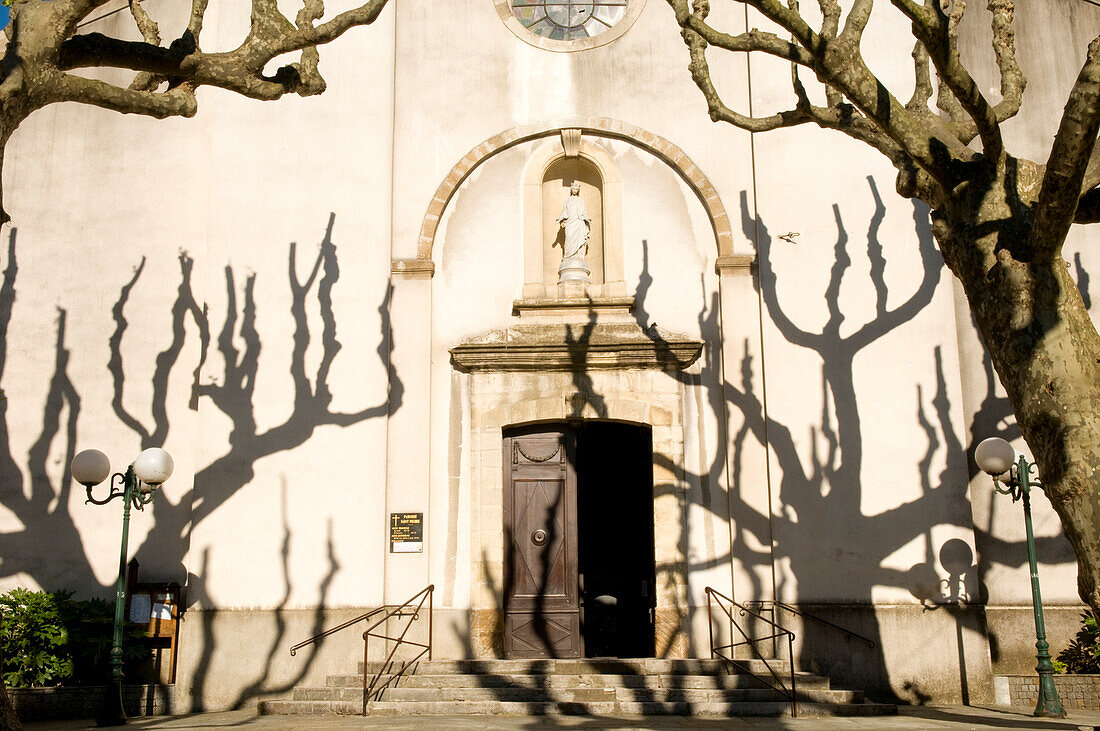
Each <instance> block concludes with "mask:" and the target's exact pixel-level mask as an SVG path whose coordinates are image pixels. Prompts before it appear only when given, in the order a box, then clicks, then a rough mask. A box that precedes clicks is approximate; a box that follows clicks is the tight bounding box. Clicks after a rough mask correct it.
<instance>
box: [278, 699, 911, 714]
mask: <svg viewBox="0 0 1100 731" xmlns="http://www.w3.org/2000/svg"><path fill="white" fill-rule="evenodd" d="M362 709H363V706H362V703H361V702H350V701H336V702H334V701H264V702H263V703H262V704H261V709H260V712H261V713H266V714H275V713H278V714H300V715H313V716H328V715H359V714H360V713H361V712H362ZM790 712H791V706H790V704H789V703H787V702H786V701H744V702H709V703H691V702H646V701H642V702H621V703H618V702H610V701H595V702H586V703H568V702H560V701H542V702H520V703H514V702H508V701H462V702H434V703H433V702H427V703H410V702H407V701H376V702H375V703H374V704H373V705H372V706H371V712H370V713H371V715H372V716H375V715H377V716H614V717H617V716H691V717H718V718H730V717H754V716H763V717H777V716H789V715H790ZM896 713H897V707H896V706H894V705H892V704H886V703H862V704H843V703H799V704H798V715H799V716H800V717H807V716H887V715H894V714H896Z"/></svg>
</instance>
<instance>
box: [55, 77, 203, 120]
mask: <svg viewBox="0 0 1100 731" xmlns="http://www.w3.org/2000/svg"><path fill="white" fill-rule="evenodd" d="M55 92H56V100H57V101H72V102H83V103H85V104H93V105H95V106H97V107H103V108H104V109H110V110H112V111H115V112H122V113H123V114H144V115H146V116H149V117H156V118H157V119H164V118H166V117H193V116H195V112H196V110H197V105H196V103H195V93H194V90H193V89H192V88H191V87H189V86H186V85H183V86H177V87H175V88H173V89H169V90H168V91H165V92H163V93H155V92H150V91H137V90H133V89H123V88H121V87H118V86H114V85H113V84H108V83H107V82H105V81H100V80H98V79H86V78H83V77H80V76H73V75H71V74H61V75H60V79H59V81H58V83H57V85H56V87H55Z"/></svg>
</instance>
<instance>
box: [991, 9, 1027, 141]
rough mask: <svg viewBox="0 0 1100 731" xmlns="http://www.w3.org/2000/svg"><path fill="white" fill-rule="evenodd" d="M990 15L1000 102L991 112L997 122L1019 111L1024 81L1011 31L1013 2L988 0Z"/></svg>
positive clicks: (1009, 117)
mask: <svg viewBox="0 0 1100 731" xmlns="http://www.w3.org/2000/svg"><path fill="white" fill-rule="evenodd" d="M988 7H989V12H990V13H992V14H993V19H992V21H991V22H990V25H991V26H992V28H993V53H994V55H995V56H996V57H997V68H998V69H1000V72H1001V101H1000V102H998V103H997V106H996V107H995V108H994V112H995V114H996V116H997V121H998V122H1003V121H1005V120H1006V119H1011V118H1012V117H1014V116H1016V112H1018V111H1020V103H1021V102H1023V99H1024V87H1025V86H1026V85H1027V79H1026V78H1025V77H1024V72H1023V71H1021V70H1020V65H1019V64H1018V63H1017V62H1016V31H1015V30H1014V29H1013V27H1012V18H1013V13H1014V11H1015V2H1014V0H989V6H988Z"/></svg>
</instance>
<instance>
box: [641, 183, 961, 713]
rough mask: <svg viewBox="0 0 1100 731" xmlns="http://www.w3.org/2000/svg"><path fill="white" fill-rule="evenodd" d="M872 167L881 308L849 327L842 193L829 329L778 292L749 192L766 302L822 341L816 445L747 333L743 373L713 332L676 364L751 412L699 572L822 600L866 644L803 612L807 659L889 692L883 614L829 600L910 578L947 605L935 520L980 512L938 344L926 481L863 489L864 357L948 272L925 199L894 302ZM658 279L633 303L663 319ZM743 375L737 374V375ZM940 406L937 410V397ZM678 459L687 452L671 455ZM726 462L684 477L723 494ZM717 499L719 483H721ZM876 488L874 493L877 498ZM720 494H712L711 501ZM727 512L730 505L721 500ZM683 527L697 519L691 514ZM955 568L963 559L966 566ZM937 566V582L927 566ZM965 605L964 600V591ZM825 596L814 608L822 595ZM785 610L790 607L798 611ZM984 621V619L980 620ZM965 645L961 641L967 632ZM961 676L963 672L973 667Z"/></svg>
mask: <svg viewBox="0 0 1100 731" xmlns="http://www.w3.org/2000/svg"><path fill="white" fill-rule="evenodd" d="M868 180H869V185H870V194H871V196H872V199H873V201H874V203H875V211H874V213H873V215H872V216H871V219H870V221H869V223H868V228H867V237H866V241H867V244H866V252H867V253H866V256H867V265H868V270H869V274H870V279H871V284H872V288H873V295H874V306H873V308H872V309H871V313H872V315H871V317H870V318H869V319H866V320H865V321H863V322H862V323H860V324H857V325H856V326H854V327H851V326H849V327H846V328H844V329H843V330H842V327H841V325H842V323H844V322H845V317H846V316H848V317H849V319H850V317H851V315H852V314H853V313H852V312H845V311H842V309H841V304H840V292H841V286H842V283H843V281H844V279H845V277H846V275H847V274H848V273H849V271H850V270H851V267H852V259H851V255H850V254H849V243H850V242H849V239H848V235H847V233H846V231H845V226H844V222H843V219H842V215H841V211H840V208H839V206H834V207H833V213H834V217H835V219H836V224H837V238H836V243H835V245H834V263H833V266H832V268H831V271H830V276H829V280H828V283H827V285H826V288H825V292H824V297H823V298H824V305H825V312H826V319H825V323H824V324H823V325H822V326H821V328H820V330H819V331H818V330H809V329H806V328H804V327H801V326H799V325H797V324H796V323H795V320H794V317H793V316H792V315H791V314H789V312H788V308H787V307H786V306H785V305H784V303H783V302H782V301H781V298H780V292H779V289H778V288H777V286H776V281H777V275H776V271H775V269H774V268H773V262H772V245H773V241H772V238H771V236H770V235H769V234H768V231H767V228H766V226H765V225H764V223H763V221H761V220H759V219H758V218H754V217H751V216H750V214H749V213H748V211H749V206H748V201H747V197H746V196H745V195H744V194H743V195H742V212H743V216H742V225H743V229H744V231H745V234H746V236H747V237H748V238H749V239H750V240H755V241H757V242H758V259H757V262H758V264H757V265H758V270H757V272H756V277H757V279H756V282H755V284H756V286H757V288H758V291H759V292H760V295H761V299H762V300H763V302H764V306H765V309H766V314H767V316H768V317H769V318H770V320H771V322H772V323H773V325H774V327H775V330H776V331H777V332H778V333H779V335H780V336H781V337H782V338H783V339H784V340H786V341H787V342H788V343H791V344H793V345H796V346H799V347H800V348H804V349H806V350H809V351H812V352H813V353H814V354H815V355H816V356H817V357H818V358H819V359H820V362H821V383H822V386H821V388H822V390H821V395H820V401H819V407H818V408H819V409H820V411H819V414H820V416H819V419H818V425H817V426H812V427H811V428H810V433H809V435H808V437H809V438H808V440H807V442H808V444H809V445H810V446H809V454H808V456H803V453H802V451H801V449H800V442H801V440H799V439H797V438H796V437H795V435H794V434H793V433H792V431H791V429H790V427H788V426H786V425H784V424H782V423H780V422H779V421H778V420H777V419H775V418H774V417H771V416H766V415H765V414H766V412H765V407H764V399H763V396H762V394H759V393H757V392H756V391H755V389H756V384H757V382H758V380H759V379H758V378H757V377H756V376H755V373H754V371H755V369H757V368H758V367H759V366H757V365H756V364H754V363H753V356H752V355H751V354H750V352H749V350H748V344H747V343H746V344H745V355H744V357H743V358H742V360H741V369H740V371H741V372H740V374H739V375H740V377H739V378H738V374H737V373H726V374H725V378H726V379H727V380H726V381H725V382H723V381H722V379H721V378H720V377H719V375H718V370H717V369H718V367H719V365H718V364H719V360H718V359H719V357H720V356H719V353H718V351H717V349H716V347H714V346H715V344H714V343H708V348H707V350H706V355H705V358H704V362H703V364H702V369H701V372H700V373H699V374H698V375H692V374H689V373H678V374H675V376H676V377H677V378H678V379H680V380H681V381H682V382H684V383H685V384H687V385H691V386H700V385H701V386H702V388H703V389H704V390H705V391H706V402H707V404H708V408H710V409H711V410H712V413H713V416H714V417H715V419H716V420H717V422H718V423H719V424H725V423H727V422H726V419H725V414H726V413H727V411H728V412H732V413H735V414H738V415H739V416H740V417H741V418H740V419H738V420H737V421H740V422H741V426H740V427H739V429H738V430H737V432H736V433H734V434H729V435H726V437H725V439H724V440H725V443H726V444H727V445H728V449H729V450H730V457H731V459H730V478H729V479H730V490H731V494H730V495H728V496H725V497H728V499H729V501H728V504H729V511H730V520H731V525H732V552H731V554H729V555H727V556H722V557H717V558H716V559H713V560H708V561H706V562H693V563H691V565H689V567H688V571H689V574H690V573H694V572H697V571H701V570H704V569H707V568H711V567H713V566H714V565H716V564H717V563H723V562H726V561H729V560H731V559H732V560H734V561H735V562H736V563H737V564H738V565H740V566H741V567H742V568H743V570H744V575H745V576H747V577H748V580H749V581H750V582H751V585H750V586H738V587H736V591H737V596H738V597H739V598H741V599H745V598H749V599H756V598H759V597H765V598H767V597H770V596H771V586H770V583H771V581H772V576H773V570H774V571H775V572H776V573H775V575H774V581H775V593H776V596H777V597H779V598H781V599H782V600H785V601H788V602H790V603H791V604H794V605H799V606H800V607H801V608H802V609H803V610H805V609H806V608H811V609H812V610H813V611H814V612H819V613H821V614H822V615H823V616H824V617H825V618H828V619H832V620H834V621H836V620H838V619H841V624H847V625H848V627H849V628H850V629H851V630H852V631H855V632H858V633H860V634H861V635H864V636H866V638H867V639H868V640H869V643H873V645H872V644H864V643H861V642H859V641H858V639H856V638H852V637H850V636H846V635H844V634H842V633H839V632H836V631H835V630H832V629H829V628H828V627H827V626H825V625H822V624H817V623H815V622H813V621H803V622H802V623H801V624H802V638H801V639H802V644H801V650H800V656H799V657H798V658H796V660H797V661H798V663H799V664H800V666H801V667H802V668H804V669H808V670H815V671H818V672H822V673H824V674H827V675H830V676H832V677H833V678H834V679H836V680H839V681H841V682H846V678H847V679H848V680H847V682H853V681H854V682H855V683H856V684H858V685H862V686H863V687H868V684H869V685H870V686H871V687H868V689H869V690H871V691H872V692H874V693H875V694H876V695H878V696H881V697H892V696H893V690H892V689H891V683H890V678H889V674H888V672H887V669H886V665H885V658H884V657H883V655H882V649H881V637H880V634H881V633H880V630H879V627H878V625H877V621H876V620H875V618H874V616H873V614H872V613H869V612H866V611H864V612H862V613H861V612H856V613H846V612H845V611H844V605H840V606H836V605H833V606H830V605H829V604H825V603H823V600H824V602H836V601H838V599H837V597H843V599H841V600H840V601H843V602H846V603H847V604H849V605H856V606H857V607H859V606H863V607H870V605H871V603H872V601H873V591H874V590H875V588H876V587H896V588H904V589H906V590H908V591H909V592H910V593H911V594H913V595H914V596H916V597H918V598H919V599H921V601H922V602H924V603H925V606H927V607H935V606H940V605H943V604H950V603H952V601H955V600H957V599H958V597H955V600H953V599H952V594H951V592H944V591H943V587H941V585H940V580H939V578H938V577H939V574H938V572H937V571H936V568H935V561H936V559H937V556H936V548H937V546H935V545H934V542H933V538H932V535H931V530H932V528H933V527H935V526H945V525H955V526H957V527H959V528H963V529H966V528H969V527H970V525H971V521H970V519H969V518H970V516H969V505H968V503H967V498H966V489H967V485H966V483H965V481H963V480H962V479H959V478H958V477H955V478H954V479H953V478H952V476H960V477H961V475H965V474H966V470H965V465H964V461H965V452H964V450H963V447H962V445H961V443H960V441H959V440H958V438H957V436H956V435H955V431H954V427H953V424H952V422H951V419H950V413H949V412H950V403H949V401H948V397H947V392H946V379H945V377H944V370H943V363H942V357H941V355H940V352H939V349H938V348H935V349H934V350H933V353H932V355H933V358H934V360H935V368H936V374H937V386H936V393H935V394H934V395H933V396H932V399H931V401H930V402H928V401H926V396H925V394H924V393H923V392H922V390H921V389H920V388H919V387H918V388H917V389H916V394H915V396H916V404H915V405H916V420H917V423H918V424H919V425H921V427H922V428H923V430H924V431H925V434H926V435H927V439H928V445H927V449H926V453H925V455H924V457H922V459H921V460H920V461H919V463H918V464H917V465H915V468H916V474H917V476H918V479H919V481H920V486H921V490H920V494H919V495H918V496H917V497H914V498H912V499H910V500H907V501H904V502H898V503H895V504H894V505H893V507H889V508H886V509H885V510H882V511H880V512H879V513H877V514H873V515H869V514H864V509H865V508H864V505H865V504H866V503H865V501H866V502H869V503H870V504H874V501H875V497H874V496H873V494H872V493H870V492H868V491H867V489H865V485H864V482H863V479H862V471H863V456H864V452H863V449H864V445H863V441H864V439H863V430H864V424H863V423H862V419H861V413H860V401H859V399H858V398H857V392H856V384H855V375H854V373H855V371H854V365H855V360H856V358H857V356H859V355H860V354H861V353H863V352H865V351H866V350H867V349H868V348H869V347H870V346H871V345H873V344H874V343H876V342H878V341H880V340H882V339H883V338H884V337H885V336H887V335H888V334H890V333H891V332H893V331H895V330H897V329H898V328H899V327H901V326H902V325H903V324H905V323H906V322H909V321H910V320H912V319H913V318H914V317H915V316H916V315H917V313H919V312H920V311H921V310H923V309H924V308H925V307H926V306H927V305H928V304H929V302H930V301H931V299H932V297H933V294H934V292H935V289H936V287H937V285H938V283H939V280H940V275H941V271H942V268H943V265H942V260H941V259H940V257H939V255H938V253H937V252H936V250H935V247H934V241H933V239H932V236H931V231H930V226H929V219H928V211H927V209H925V208H923V207H921V206H919V205H916V206H915V207H914V213H913V219H914V226H915V230H916V234H917V239H918V243H919V251H920V255H921V261H922V262H923V265H922V267H921V272H920V280H919V282H918V283H917V284H916V288H915V290H914V291H913V292H912V294H910V295H909V296H908V297H906V298H905V299H904V300H903V301H901V302H900V304H897V305H895V306H891V302H890V300H889V298H888V294H889V292H888V287H887V284H886V276H885V273H886V257H885V255H884V252H883V247H882V244H881V243H880V240H879V231H880V228H881V225H882V222H883V219H884V217H885V206H884V205H883V203H882V200H881V198H880V196H879V194H878V191H877V188H876V187H875V184H874V181H873V180H872V179H868ZM651 285H652V278H651V277H650V276H649V273H648V267H644V268H643V272H642V276H641V278H640V280H639V287H638V291H637V293H636V298H637V305H636V311H637V316H638V318H639V324H640V325H641V326H642V327H643V328H646V331H647V332H650V333H654V332H655V330H654V329H652V328H650V327H649V325H648V315H647V314H646V312H645V309H644V300H645V295H646V293H647V291H648V289H649V287H650V286H651ZM718 310H719V301H718V297H717V295H713V296H712V298H711V301H710V303H709V307H706V308H704V310H703V311H701V313H700V317H699V324H700V328H701V331H702V332H704V333H714V334H717V333H719V332H720V327H719V322H718ZM724 347H726V348H731V349H734V348H736V347H737V343H733V342H727V343H725V344H724ZM738 381H739V382H738ZM929 408H931V416H930V415H929V413H928V409H929ZM749 440H755V441H757V442H759V443H760V444H762V445H767V447H768V449H769V451H770V453H771V455H772V458H773V459H774V460H775V462H777V463H778V467H779V470H778V471H773V473H772V474H773V475H776V478H775V479H777V480H778V485H775V486H773V488H772V496H771V498H770V500H769V502H771V503H772V505H773V506H774V509H772V508H771V507H770V506H767V507H766V506H763V505H761V504H760V500H759V499H758V500H756V501H755V503H754V502H753V500H752V499H750V498H749V493H750V492H756V493H759V486H755V485H754V486H751V487H752V488H753V489H752V490H750V489H749V488H750V486H748V485H745V484H744V477H745V476H744V474H743V471H742V469H743V462H744V456H745V449H746V448H747V446H748V443H749ZM937 454H939V455H940V457H939V461H940V462H941V463H942V464H943V465H944V469H943V471H942V472H941V473H940V474H938V475H936V474H932V470H933V467H932V465H933V464H934V463H935V461H936V460H935V457H936V455H937ZM667 467H668V468H669V469H675V468H677V467H678V466H677V465H667ZM722 472H723V464H722V451H721V450H719V452H718V456H717V459H716V460H714V461H713V462H712V463H711V464H710V465H709V466H708V468H707V469H705V470H703V472H702V473H700V474H689V475H688V477H687V479H688V480H689V481H690V482H692V483H694V484H697V485H698V486H699V488H700V492H699V495H700V499H702V500H703V501H704V502H705V501H706V500H705V499H706V496H708V495H710V496H711V498H712V499H713V498H714V497H715V496H716V495H715V493H721V490H720V489H716V486H718V485H720V484H721V482H720V480H721V475H722ZM717 497H718V499H719V500H720V499H721V498H722V497H724V496H722V495H721V494H718V495H717ZM868 499H869V500H868ZM716 505H720V502H716V503H710V504H709V505H705V506H704V507H705V508H706V509H707V510H708V511H710V512H712V513H714V512H716V509H715V507H714V506H716ZM718 514H720V512H719V513H718ZM681 530H682V531H686V530H687V527H686V525H684V526H682V527H681ZM914 539H921V540H923V542H924V545H925V546H926V561H925V562H924V563H923V564H918V565H917V566H914V567H912V568H910V569H908V570H904V569H900V568H893V567H891V566H890V565H889V559H890V557H891V555H892V554H894V552H895V551H897V550H898V549H900V548H902V547H903V546H905V545H906V544H908V543H910V542H911V541H913V540H914ZM974 568H975V567H972V566H968V567H966V569H965V570H964V571H962V572H961V574H960V573H956V574H952V576H953V577H954V578H956V579H958V578H961V576H962V574H966V577H967V581H969V582H970V584H971V585H972V584H973V583H975V582H976V573H975V571H974V570H973V569H974ZM955 571H956V572H958V571H959V569H958V567H955ZM929 577H932V582H931V588H929V586H928V581H927V580H928V578H929ZM955 603H956V604H958V603H959V602H958V601H955ZM769 604H770V603H769V602H767V601H765V603H764V605H763V607H762V608H763V609H764V611H765V613H766V612H767V611H768V610H769V609H770V610H772V611H774V612H775V613H776V617H777V618H779V619H783V618H784V615H786V611H785V610H783V609H782V607H781V606H779V605H771V606H769ZM815 604H816V605H817V606H816V607H815V606H814V605H815ZM974 616H975V613H974V612H959V613H958V621H960V622H968V623H971V624H973V623H974V622H975V621H978V620H975V619H974ZM786 618H787V619H790V618H791V617H789V616H787V617H786ZM974 629H977V630H979V631H980V630H981V628H980V627H976V626H975V627H974ZM960 651H961V645H960ZM960 680H961V682H962V683H963V684H965V677H962V678H961V679H960ZM908 690H909V693H910V695H911V696H912V699H914V700H919V699H920V697H921V695H922V693H923V691H922V690H921V689H920V688H919V687H917V686H916V685H914V686H913V687H910V688H909V689H908Z"/></svg>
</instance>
